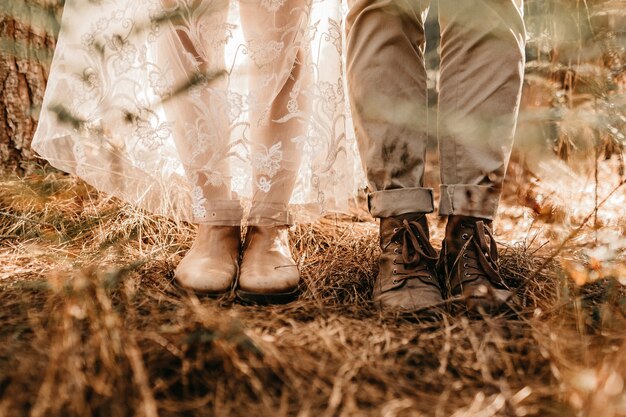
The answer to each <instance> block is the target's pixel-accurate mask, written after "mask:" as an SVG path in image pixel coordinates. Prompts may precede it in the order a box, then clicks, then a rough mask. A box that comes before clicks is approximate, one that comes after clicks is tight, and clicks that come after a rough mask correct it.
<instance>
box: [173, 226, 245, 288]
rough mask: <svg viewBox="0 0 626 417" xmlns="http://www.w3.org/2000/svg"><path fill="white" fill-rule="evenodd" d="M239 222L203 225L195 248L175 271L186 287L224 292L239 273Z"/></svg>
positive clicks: (194, 245)
mask: <svg viewBox="0 0 626 417" xmlns="http://www.w3.org/2000/svg"><path fill="white" fill-rule="evenodd" d="M240 242H241V229H240V228H239V226H209V225H200V226H199V227H198V235H197V236H196V240H195V241H194V242H193V245H192V247H191V249H189V252H187V254H186V255H185V257H184V258H183V259H182V260H181V261H180V263H179V264H178V267H177V268H176V271H175V273H174V275H175V278H176V281H178V282H179V283H180V284H181V285H182V286H183V287H185V288H187V289H190V290H194V291H197V292H202V293H205V294H209V295H220V294H224V293H226V292H228V291H230V289H231V288H232V286H233V284H234V282H235V278H236V277H237V271H238V269H239V267H238V261H239V248H240V246H241V244H240Z"/></svg>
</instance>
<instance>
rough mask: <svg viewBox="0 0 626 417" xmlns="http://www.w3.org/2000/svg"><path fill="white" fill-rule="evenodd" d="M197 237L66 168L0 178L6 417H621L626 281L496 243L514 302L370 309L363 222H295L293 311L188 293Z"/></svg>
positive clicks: (0, 408)
mask: <svg viewBox="0 0 626 417" xmlns="http://www.w3.org/2000/svg"><path fill="white" fill-rule="evenodd" d="M193 235H194V228H193V227H192V226H190V225H186V224H176V223H174V222H172V221H169V220H167V219H164V218H159V217H155V216H151V215H148V214H146V213H144V212H141V211H139V210H137V209H134V208H132V207H131V206H128V205H124V204H121V203H120V202H118V201H117V200H114V199H107V198H105V197H104V196H102V195H100V194H98V193H97V192H96V191H94V190H93V189H91V188H90V187H88V186H86V185H84V184H83V183H81V182H79V181H77V180H75V179H72V178H71V177H67V176H63V175H60V174H53V173H39V174H37V175H33V176H30V177H28V178H25V179H18V178H4V179H3V180H2V181H1V182H0V239H1V241H0V262H1V266H0V306H1V307H0V341H1V343H0V416H33V417H39V416H81V417H83V416H111V417H118V416H147V417H153V416H157V415H159V416H175V415H176V416H180V415H194V416H249V415H264V416H296V415H297V416H356V415H359V416H361V415H363V416H437V417H439V416H442V417H443V416H454V417H461V416H467V417H469V416H485V417H488V416H525V415H526V416H573V415H580V416H606V417H612V416H618V415H626V394H625V391H624V378H626V344H625V334H626V333H625V332H624V330H625V329H626V327H625V322H626V317H625V312H626V306H625V301H624V289H623V287H621V286H620V285H619V284H618V282H617V281H616V280H611V279H609V278H607V279H605V280H600V281H597V282H595V283H594V284H592V285H587V286H584V287H578V286H576V285H574V284H573V283H572V282H571V280H569V279H568V278H567V277H566V274H565V273H564V271H562V270H561V267H560V266H559V265H560V264H559V263H558V262H556V261H552V260H550V259H549V258H547V256H548V255H549V254H550V251H549V250H546V249H545V248H543V249H540V250H537V248H536V247H532V246H531V247H524V246H516V245H513V246H510V245H502V246H501V250H502V253H503V256H502V259H501V268H502V269H503V271H504V273H505V276H506V277H507V279H509V282H510V283H512V284H513V285H516V286H519V288H520V289H519V291H518V296H519V297H518V302H517V303H516V304H515V305H513V306H512V310H511V311H509V312H508V313H503V314H501V315H498V316H494V317H482V318H469V317H466V316H465V315H463V314H457V315H452V314H449V313H446V312H444V311H441V312H438V313H437V314H435V315H428V316H425V315H420V314H398V313H393V312H382V311H380V310H379V309H378V308H377V307H376V306H374V305H373V304H372V303H371V302H370V294H371V287H372V281H373V278H374V276H375V274H376V262H375V260H376V256H377V254H378V248H377V229H376V225H375V224H374V223H373V222H370V221H358V220H357V219H352V218H342V217H333V218H326V219H324V220H323V221H322V222H321V223H318V224H315V225H300V226H297V227H295V228H294V229H293V230H292V233H291V238H292V242H291V243H292V246H293V249H294V251H295V253H296V256H297V259H298V260H299V263H300V266H301V270H302V273H303V277H304V283H303V294H302V297H301V298H300V300H298V301H297V302H295V303H293V304H290V305H286V306H273V307H255V306H244V305H240V304H238V303H237V302H235V301H234V300H233V298H232V297H231V296H227V297H224V298H221V299H219V300H211V299H206V298H202V297H197V296H196V295H194V294H190V293H187V292H185V291H183V290H181V289H180V288H178V287H177V286H176V285H175V283H174V282H173V269H174V267H175V265H176V263H177V262H178V261H179V260H180V258H181V256H182V255H183V254H184V252H185V250H186V249H187V248H188V247H189V246H190V244H191V242H192V239H193ZM535 246H537V245H535ZM546 260H547V261H548V262H546ZM556 260H558V257H557V258H556Z"/></svg>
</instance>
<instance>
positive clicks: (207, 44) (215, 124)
mask: <svg viewBox="0 0 626 417" xmlns="http://www.w3.org/2000/svg"><path fill="white" fill-rule="evenodd" d="M342 35H343V29H342V6H341V0H316V1H312V0H231V1H227V0H132V1H131V0H101V1H97V2H96V1H93V2H92V1H85V0H69V1H67V2H66V4H65V10H64V13H63V22H62V29H61V33H60V36H59V40H58V44H57V49H56V51H55V55H54V59H53V62H52V68H51V72H50V77H49V80H48V86H47V90H46V94H45V98H44V103H43V108H42V112H41V116H40V120H39V126H38V129H37V132H36V135H35V138H34V140H33V148H34V149H35V150H36V152H37V153H38V154H40V155H41V156H42V157H44V158H45V159H47V160H48V161H49V162H50V163H51V164H52V165H53V166H55V167H57V168H59V169H61V170H64V171H67V172H70V173H74V174H76V175H78V176H79V177H81V178H83V179H84V180H85V181H87V182H88V183H90V184H92V185H93V186H95V187H96V188H97V189H99V190H101V191H104V192H106V193H109V194H113V195H115V196H118V197H120V198H122V199H123V200H125V201H128V202H131V203H133V204H136V205H139V206H141V207H143V208H145V209H147V210H149V211H152V212H154V213H158V214H162V215H166V216H169V217H172V218H175V219H180V220H187V221H192V222H196V223H210V224H221V225H235V224H239V223H240V222H241V221H242V218H243V219H246V221H247V222H248V224H281V223H290V222H292V221H310V220H312V219H314V218H316V217H318V216H320V215H323V214H325V213H327V212H329V211H344V210H346V209H347V203H348V200H349V198H350V197H351V196H352V195H354V191H355V190H356V189H357V187H358V186H359V185H360V184H361V183H362V178H363V174H362V173H361V172H360V169H359V168H358V166H359V164H358V163H356V162H355V161H356V154H357V153H356V146H355V144H354V141H353V140H352V139H351V137H352V135H349V134H348V135H347V132H348V130H349V123H348V119H347V117H346V95H345V92H344V88H345V86H344V82H343V68H342V67H343V66H342V45H343V36H342Z"/></svg>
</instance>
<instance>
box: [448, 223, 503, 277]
mask: <svg viewBox="0 0 626 417" xmlns="http://www.w3.org/2000/svg"><path fill="white" fill-rule="evenodd" d="M465 227H467V228H472V227H473V228H474V233H473V234H472V235H471V236H470V235H469V234H468V233H464V234H463V235H462V236H461V238H462V239H463V240H467V242H466V243H465V244H464V245H463V248H462V249H461V251H460V253H459V258H457V262H462V267H463V268H462V270H463V275H462V276H461V282H464V281H474V280H476V279H478V278H481V277H484V278H486V279H487V280H488V281H489V282H490V283H491V284H493V285H494V286H496V287H500V288H507V286H506V284H505V283H504V281H503V280H502V276H501V275H500V271H499V269H498V265H497V263H496V262H497V259H498V250H497V246H496V240H495V239H494V237H493V234H492V232H491V230H490V229H489V227H487V226H486V225H485V224H484V222H483V221H482V220H479V221H477V222H476V223H475V225H465Z"/></svg>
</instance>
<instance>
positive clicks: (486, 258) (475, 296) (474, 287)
mask: <svg viewBox="0 0 626 417" xmlns="http://www.w3.org/2000/svg"><path fill="white" fill-rule="evenodd" d="M439 268H440V274H441V276H442V277H445V279H446V284H447V288H448V292H449V294H450V295H451V296H452V297H460V298H461V299H463V300H464V302H465V305H466V306H467V308H468V310H473V311H480V310H481V309H482V310H483V311H485V312H489V311H493V310H496V309H498V308H500V307H502V306H503V305H504V304H505V303H506V301H507V300H508V299H509V298H510V297H511V294H512V292H511V290H510V289H509V287H507V285H506V284H505V283H504V280H503V279H502V276H501V275H500V271H499V270H498V250H497V247H496V241H495V239H494V238H493V234H492V232H491V221H489V220H484V219H479V218H476V217H468V216H449V217H448V223H447V224H446V235H445V238H444V241H443V244H442V248H441V258H440V263H439Z"/></svg>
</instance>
